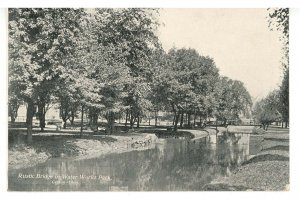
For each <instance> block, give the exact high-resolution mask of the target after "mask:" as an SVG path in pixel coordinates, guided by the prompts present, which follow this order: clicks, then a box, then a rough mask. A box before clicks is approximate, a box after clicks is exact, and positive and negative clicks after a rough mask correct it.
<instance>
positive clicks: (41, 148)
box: [8, 131, 156, 169]
mask: <svg viewBox="0 0 300 199" xmlns="http://www.w3.org/2000/svg"><path fill="white" fill-rule="evenodd" d="M73 133H74V134H70V133H55V132H43V133H37V134H34V136H33V142H32V144H26V142H25V140H26V135H25V132H20V131H18V132H14V131H10V132H9V149H8V164H9V169H18V168H25V167H30V166H34V165H36V164H38V163H42V162H45V161H47V160H48V159H50V158H55V157H63V158H76V159H78V158H80V159H83V158H91V157H96V156H100V155H106V154H109V153H121V152H126V151H131V150H140V149H144V148H145V147H151V145H152V144H153V143H154V141H155V139H156V136H155V135H153V134H137V133H127V134H125V135H124V134H115V135H109V136H106V135H85V136H83V137H82V138H80V137H79V136H78V135H77V134H78V133H77V134H76V133H75V132H73Z"/></svg>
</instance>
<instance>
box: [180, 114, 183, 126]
mask: <svg viewBox="0 0 300 199" xmlns="http://www.w3.org/2000/svg"><path fill="white" fill-rule="evenodd" d="M183 117H184V113H183V111H182V113H181V118H180V128H181V127H182V124H183Z"/></svg>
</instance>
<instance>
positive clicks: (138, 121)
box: [136, 116, 140, 128]
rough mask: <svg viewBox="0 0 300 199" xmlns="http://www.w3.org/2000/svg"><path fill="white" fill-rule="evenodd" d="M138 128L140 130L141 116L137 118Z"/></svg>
mask: <svg viewBox="0 0 300 199" xmlns="http://www.w3.org/2000/svg"><path fill="white" fill-rule="evenodd" d="M136 127H137V128H140V116H138V117H137V124H136Z"/></svg>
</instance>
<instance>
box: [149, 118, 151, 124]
mask: <svg viewBox="0 0 300 199" xmlns="http://www.w3.org/2000/svg"><path fill="white" fill-rule="evenodd" d="M150 122H151V118H150V117H149V126H150V125H151V124H150Z"/></svg>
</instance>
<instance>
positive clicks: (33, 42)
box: [9, 9, 83, 142]
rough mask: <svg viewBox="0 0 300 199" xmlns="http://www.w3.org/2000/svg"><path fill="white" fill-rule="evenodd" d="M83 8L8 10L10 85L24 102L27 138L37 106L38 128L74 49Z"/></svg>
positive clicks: (42, 124)
mask: <svg viewBox="0 0 300 199" xmlns="http://www.w3.org/2000/svg"><path fill="white" fill-rule="evenodd" d="M81 14H83V10H82V9H9V52H10V53H9V70H10V71H11V73H10V74H9V75H10V77H9V78H10V84H11V85H16V86H18V87H19V88H20V92H19V96H20V97H21V99H22V100H24V101H25V102H26V103H27V118H26V122H27V138H28V142H31V141H32V118H33V116H34V113H35V111H36V106H38V111H39V118H40V125H41V129H42V130H43V128H44V124H45V117H44V116H45V106H46V104H47V103H49V102H50V99H51V95H52V91H53V89H54V88H55V85H56V82H57V80H58V79H59V78H60V75H61V74H62V73H63V71H64V64H65V63H66V62H68V60H67V59H65V56H66V55H68V54H70V53H72V52H73V49H74V48H73V47H74V46H76V40H77V39H78V37H77V36H78V33H79V32H80V29H79V26H80V25H79V23H80V21H81V20H80V18H81Z"/></svg>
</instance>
